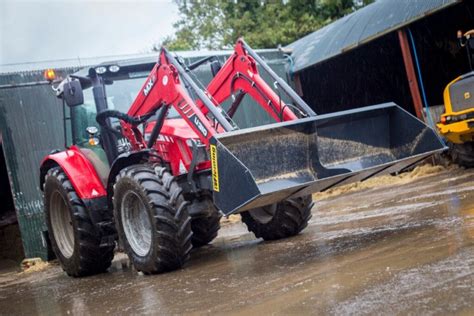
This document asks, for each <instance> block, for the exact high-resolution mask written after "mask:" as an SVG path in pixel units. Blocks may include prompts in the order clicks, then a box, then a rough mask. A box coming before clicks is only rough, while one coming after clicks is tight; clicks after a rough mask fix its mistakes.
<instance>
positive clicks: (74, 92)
mask: <svg viewBox="0 0 474 316" xmlns="http://www.w3.org/2000/svg"><path fill="white" fill-rule="evenodd" d="M63 98H64V101H66V104H67V105H68V106H71V107H72V106H77V105H81V104H83V103H84V93H83V92H82V86H81V83H80V82H79V80H71V81H68V82H66V83H65V84H64V90H63Z"/></svg>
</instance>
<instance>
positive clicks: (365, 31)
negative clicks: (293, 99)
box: [287, 0, 462, 72]
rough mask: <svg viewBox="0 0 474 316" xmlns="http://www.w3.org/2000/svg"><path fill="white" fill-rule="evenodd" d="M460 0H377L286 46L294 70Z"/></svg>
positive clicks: (351, 47)
mask: <svg viewBox="0 0 474 316" xmlns="http://www.w3.org/2000/svg"><path fill="white" fill-rule="evenodd" d="M461 1H462V0H376V1H375V2H374V3H372V4H370V5H368V6H366V7H364V8H362V9H360V10H357V11H355V12H353V13H351V14H349V15H347V16H345V17H343V18H341V19H339V20H337V21H335V22H333V23H331V24H329V25H327V26H325V27H323V28H322V29H320V30H318V31H316V32H314V33H311V34H309V35H307V36H305V37H303V38H301V39H299V40H297V41H295V42H293V43H291V44H290V45H288V46H287V48H290V49H292V50H293V52H292V57H293V60H294V68H293V71H294V72H297V71H300V70H303V69H304V68H307V67H310V66H312V65H314V64H317V63H320V62H322V61H324V60H326V59H329V58H331V57H334V56H336V55H339V54H341V53H344V52H346V51H349V50H351V49H354V48H355V47H358V46H360V45H362V44H365V43H367V42H370V41H371V40H373V39H375V38H378V37H380V36H382V35H385V34H387V33H389V32H391V31H394V30H396V29H399V28H401V27H403V26H405V25H408V24H410V23H412V22H414V21H416V20H419V19H421V18H423V17H425V16H427V15H430V14H432V13H434V12H436V11H440V10H442V9H444V8H446V7H448V6H450V5H453V4H456V3H459V2H461Z"/></svg>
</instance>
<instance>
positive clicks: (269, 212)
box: [249, 204, 277, 224]
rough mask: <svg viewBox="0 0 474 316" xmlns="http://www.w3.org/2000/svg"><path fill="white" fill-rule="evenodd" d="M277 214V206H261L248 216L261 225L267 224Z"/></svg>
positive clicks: (251, 211)
mask: <svg viewBox="0 0 474 316" xmlns="http://www.w3.org/2000/svg"><path fill="white" fill-rule="evenodd" d="M276 212H277V204H270V205H266V206H262V207H259V208H256V209H253V210H250V211H249V214H250V216H252V218H253V219H254V220H256V221H257V222H259V223H261V224H267V223H269V222H270V221H271V220H272V219H273V217H274V216H275V214H276Z"/></svg>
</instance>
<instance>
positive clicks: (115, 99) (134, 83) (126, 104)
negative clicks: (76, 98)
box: [71, 76, 179, 147]
mask: <svg viewBox="0 0 474 316" xmlns="http://www.w3.org/2000/svg"><path fill="white" fill-rule="evenodd" d="M146 78H147V77H146V76H141V77H137V78H126V79H119V80H114V81H113V83H112V84H110V85H106V86H105V90H106V95H107V106H108V108H109V109H110V110H117V111H120V112H123V113H127V112H128V109H129V108H130V106H131V105H132V103H133V101H134V100H135V98H136V96H137V95H138V92H139V91H140V89H141V87H142V86H143V84H144V83H145V80H146ZM71 114H72V118H73V119H72V135H73V138H74V140H73V142H74V144H76V145H79V146H83V147H88V141H89V135H88V133H87V131H86V128H87V127H89V126H95V127H99V125H98V123H97V122H96V119H95V118H96V116H97V109H96V105H95V101H94V95H93V93H92V88H88V89H85V90H84V103H83V104H82V105H80V106H76V107H73V108H71ZM178 116H179V115H178V113H177V112H176V110H175V109H174V108H173V107H170V109H169V111H168V117H169V118H174V117H178ZM111 123H112V125H113V126H118V125H119V124H120V122H119V121H118V119H111Z"/></svg>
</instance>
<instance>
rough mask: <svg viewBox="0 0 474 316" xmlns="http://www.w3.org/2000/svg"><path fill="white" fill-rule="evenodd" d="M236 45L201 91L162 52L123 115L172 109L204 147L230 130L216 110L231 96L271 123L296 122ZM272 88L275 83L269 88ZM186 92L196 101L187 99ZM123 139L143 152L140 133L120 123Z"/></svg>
mask: <svg viewBox="0 0 474 316" xmlns="http://www.w3.org/2000/svg"><path fill="white" fill-rule="evenodd" d="M244 45H245V43H244V42H243V41H242V40H239V41H238V42H237V44H236V46H235V49H234V53H233V54H232V55H231V56H230V57H229V58H228V59H227V61H226V62H225V64H224V65H223V67H222V68H221V70H220V71H219V72H218V73H217V74H216V76H215V77H214V78H213V79H212V80H211V82H210V83H209V85H208V86H207V88H206V89H205V91H202V89H201V87H199V85H198V84H197V83H196V82H194V81H193V80H192V78H191V77H190V76H189V75H188V74H187V72H186V70H185V69H184V68H183V66H182V65H181V64H180V63H179V62H178V61H177V60H176V59H175V58H174V57H173V56H171V54H169V52H168V51H167V50H166V49H164V48H163V49H162V50H161V52H160V56H159V61H158V63H157V64H156V65H155V67H154V68H153V70H152V71H151V73H150V75H149V76H148V78H147V80H146V81H145V84H144V85H143V87H142V88H141V90H140V92H139V93H138V95H137V97H136V99H135V101H134V102H133V104H132V105H131V107H130V110H129V111H128V115H129V116H132V117H135V118H140V117H143V116H146V115H148V114H149V113H154V112H156V111H157V110H159V109H160V108H161V107H163V106H173V107H174V108H175V109H176V111H177V112H178V113H179V115H180V116H181V117H182V118H183V119H184V120H185V121H186V122H187V124H188V125H189V126H190V127H191V128H192V129H193V130H194V132H195V133H196V134H197V135H198V136H199V138H200V140H201V142H202V143H204V144H206V145H209V142H210V139H211V138H212V137H213V136H214V135H216V134H218V133H222V132H226V131H231V130H233V129H235V128H236V127H235V126H232V125H231V124H230V122H229V121H230V120H229V119H228V118H227V117H226V115H225V114H222V111H223V110H222V109H221V108H219V105H220V104H222V103H223V102H224V101H225V100H227V99H229V98H230V97H232V96H235V94H236V93H237V92H239V93H241V94H248V95H249V96H250V97H252V98H253V99H254V100H255V101H256V102H257V103H258V104H259V105H260V106H261V107H262V108H263V109H264V110H265V111H266V112H267V113H268V114H269V115H270V116H271V117H272V118H273V119H274V120H275V121H276V122H282V121H290V120H295V119H297V118H298V117H297V116H296V115H295V113H294V112H293V111H292V110H291V107H290V106H288V105H287V104H285V103H284V102H283V101H282V99H281V96H279V95H277V94H276V93H275V92H274V91H273V90H272V89H271V88H270V87H269V86H268V84H267V83H266V82H265V81H264V80H263V79H262V78H261V77H260V74H259V71H258V68H257V64H256V62H255V60H254V58H252V57H251V56H250V55H249V54H248V52H247V51H246V49H245V48H244ZM275 85H276V86H278V84H275ZM187 88H188V89H192V90H193V91H194V92H195V93H196V94H197V96H198V98H197V99H196V100H193V99H192V98H191V96H190V95H189V93H188V91H187ZM121 124H122V128H123V133H124V135H125V136H126V137H127V138H128V139H129V141H130V142H131V144H132V147H133V148H134V149H135V150H139V149H143V148H145V147H146V143H145V141H144V138H143V135H141V132H140V131H139V130H138V129H137V128H136V126H133V125H132V124H130V123H127V122H122V123H121Z"/></svg>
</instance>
